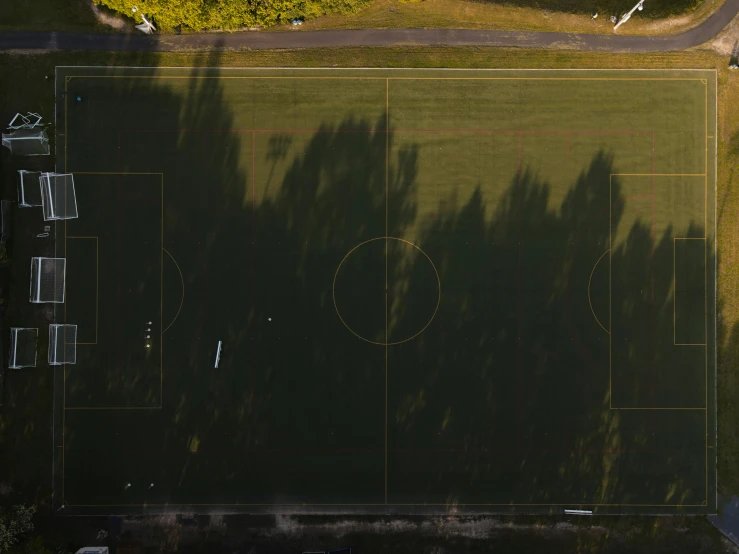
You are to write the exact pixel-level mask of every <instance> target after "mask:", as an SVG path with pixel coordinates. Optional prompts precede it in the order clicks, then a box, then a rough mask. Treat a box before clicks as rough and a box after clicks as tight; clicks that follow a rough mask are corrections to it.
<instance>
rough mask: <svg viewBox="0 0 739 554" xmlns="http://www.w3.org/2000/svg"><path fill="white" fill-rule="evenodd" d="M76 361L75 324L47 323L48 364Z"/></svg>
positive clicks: (72, 362)
mask: <svg viewBox="0 0 739 554" xmlns="http://www.w3.org/2000/svg"><path fill="white" fill-rule="evenodd" d="M76 362H77V326H76V325H67V324H58V323H52V324H51V325H49V365H63V364H74V363H76Z"/></svg>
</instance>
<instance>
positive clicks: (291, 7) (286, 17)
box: [95, 0, 371, 31]
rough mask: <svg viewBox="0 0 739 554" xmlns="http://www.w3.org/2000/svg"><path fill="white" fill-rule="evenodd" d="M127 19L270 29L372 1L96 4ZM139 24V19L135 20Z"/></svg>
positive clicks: (166, 25)
mask: <svg viewBox="0 0 739 554" xmlns="http://www.w3.org/2000/svg"><path fill="white" fill-rule="evenodd" d="M95 1H96V2H97V3H98V4H102V5H104V6H107V7H109V8H111V9H113V10H115V11H118V12H121V13H122V14H124V15H128V16H133V12H132V11H131V8H132V7H133V6H136V7H137V8H138V10H139V13H143V14H145V15H146V17H147V18H151V19H153V21H154V24H155V25H156V26H157V27H158V28H161V29H163V30H166V29H174V28H175V27H178V26H180V25H182V26H183V27H185V28H188V29H192V30H195V31H200V30H203V29H239V28H242V27H255V26H258V25H261V26H264V27H267V26H270V25H276V24H278V23H281V22H287V21H290V20H292V19H295V18H304V19H311V18H314V17H318V16H321V15H325V14H330V13H342V14H347V13H354V12H356V11H358V10H360V9H361V8H363V7H364V6H366V5H367V4H369V3H370V2H371V0H95ZM135 19H136V21H137V23H140V22H141V21H140V18H138V17H136V18H135Z"/></svg>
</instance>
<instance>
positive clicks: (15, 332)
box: [8, 327, 38, 369]
mask: <svg viewBox="0 0 739 554" xmlns="http://www.w3.org/2000/svg"><path fill="white" fill-rule="evenodd" d="M23 331H30V332H31V333H30V334H32V335H33V339H32V340H33V363H30V361H29V363H25V362H21V363H18V336H19V335H20V334H26V333H22V332H23ZM37 349H38V327H11V328H10V346H9V353H8V356H9V359H8V369H21V368H24V367H36V361H37V360H38V350H37Z"/></svg>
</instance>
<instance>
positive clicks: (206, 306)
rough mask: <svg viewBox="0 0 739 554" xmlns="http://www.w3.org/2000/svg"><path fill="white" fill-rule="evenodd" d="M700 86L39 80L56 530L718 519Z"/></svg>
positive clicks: (705, 95)
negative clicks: (52, 107) (74, 333)
mask: <svg viewBox="0 0 739 554" xmlns="http://www.w3.org/2000/svg"><path fill="white" fill-rule="evenodd" d="M715 86H716V85H715V73H714V72H712V71H705V72H701V71H682V72H681V71H671V72H665V71H662V72H660V71H648V72H636V71H633V72H629V71H610V72H603V71H589V72H583V71H569V72H568V71H537V72H533V71H469V72H467V71H424V70H398V71H391V70H377V71H369V70H365V71H361V70H353V71H342V70H333V71H331V70H328V71H306V70H303V71H299V70H297V71H289V70H282V71H276V70H224V71H223V72H219V71H217V70H208V69H193V70H122V69H119V70H109V69H81V68H60V69H58V71H57V114H58V120H57V169H58V170H65V171H71V172H74V173H75V175H76V183H77V201H78V204H79V209H80V213H81V216H80V218H79V219H78V220H73V221H69V222H67V224H66V225H58V226H57V229H56V231H57V253H59V254H60V255H61V254H63V255H65V256H66V257H67V259H68V275H69V279H68V290H67V302H66V304H65V306H64V308H63V309H59V310H57V314H56V319H57V320H58V321H61V320H66V321H67V322H69V323H76V324H77V325H78V326H79V337H78V341H79V342H80V343H84V344H79V345H78V347H77V356H78V362H77V364H76V365H75V366H67V367H66V369H64V370H60V371H59V372H57V379H56V381H57V384H56V385H57V386H56V390H57V395H58V400H59V402H57V407H58V409H57V410H56V411H55V414H54V417H55V421H56V422H60V421H61V422H62V423H63V425H55V430H56V431H57V432H56V435H57V436H56V437H55V442H56V443H57V446H58V447H59V448H57V449H56V451H57V453H58V454H59V455H58V456H57V457H56V459H55V481H54V499H55V504H56V505H61V504H62V503H64V504H65V505H66V506H67V509H68V510H70V511H75V512H78V513H87V512H100V511H102V512H106V513H107V512H109V511H110V510H111V509H113V508H115V507H124V509H125V510H127V511H129V512H133V511H138V510H140V509H141V506H142V505H144V504H145V505H147V506H149V507H152V508H154V509H156V508H157V507H162V506H165V505H166V506H169V507H172V506H175V505H176V506H189V505H212V506H214V507H225V508H227V509H229V510H233V511H262V510H267V511H275V510H294V509H306V510H309V509H312V510H315V509H320V510H326V509H331V510H333V511H336V510H345V511H364V510H377V511H386V510H388V509H389V510H392V511H408V510H411V511H433V510H448V509H459V510H462V511H508V510H516V511H554V512H558V511H561V510H562V509H563V508H577V507H583V508H584V509H595V510H597V511H600V512H604V513H608V512H649V513H654V512H659V513H672V512H688V513H706V512H712V511H713V510H714V509H715V493H716V491H715V471H714V467H715V466H714V463H715V452H714V446H715V443H714V437H715V418H714V410H715V403H714V392H713V391H714V388H715V384H714V383H715V380H714V376H715V341H716V338H715V328H714V325H713V323H712V322H713V320H714V314H715V311H714V305H715V279H716V276H715V220H714V213H715V193H714V190H715V188H714V185H715V179H714V175H715V155H716V152H715V142H714V137H715V128H716V124H715V118H716V114H715V95H716V89H715ZM62 93H64V94H65V96H64V97H63V98H62ZM77 96H80V97H81V99H82V100H81V101H80V102H78V101H76V97H77ZM149 322H151V324H149ZM147 329H151V331H148V330H147ZM147 336H148V338H147ZM219 340H222V341H223V344H224V349H223V356H222V358H221V364H220V367H219V368H218V369H214V368H213V362H214V358H215V350H216V344H217V342H218V341H219ZM147 344H149V346H148V347H147ZM62 429H63V430H64V432H63V433H62ZM100 467H105V471H100ZM127 483H131V487H129V488H125V486H126V484H127ZM150 483H154V484H155V486H154V487H153V488H151V489H150V488H149V484H150Z"/></svg>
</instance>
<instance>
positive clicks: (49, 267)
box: [30, 258, 67, 304]
mask: <svg viewBox="0 0 739 554" xmlns="http://www.w3.org/2000/svg"><path fill="white" fill-rule="evenodd" d="M66 266H67V263H66V259H64V258H31V297H30V300H31V302H32V303H34V304H43V303H54V304H62V303H64V289H65V278H66Z"/></svg>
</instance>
